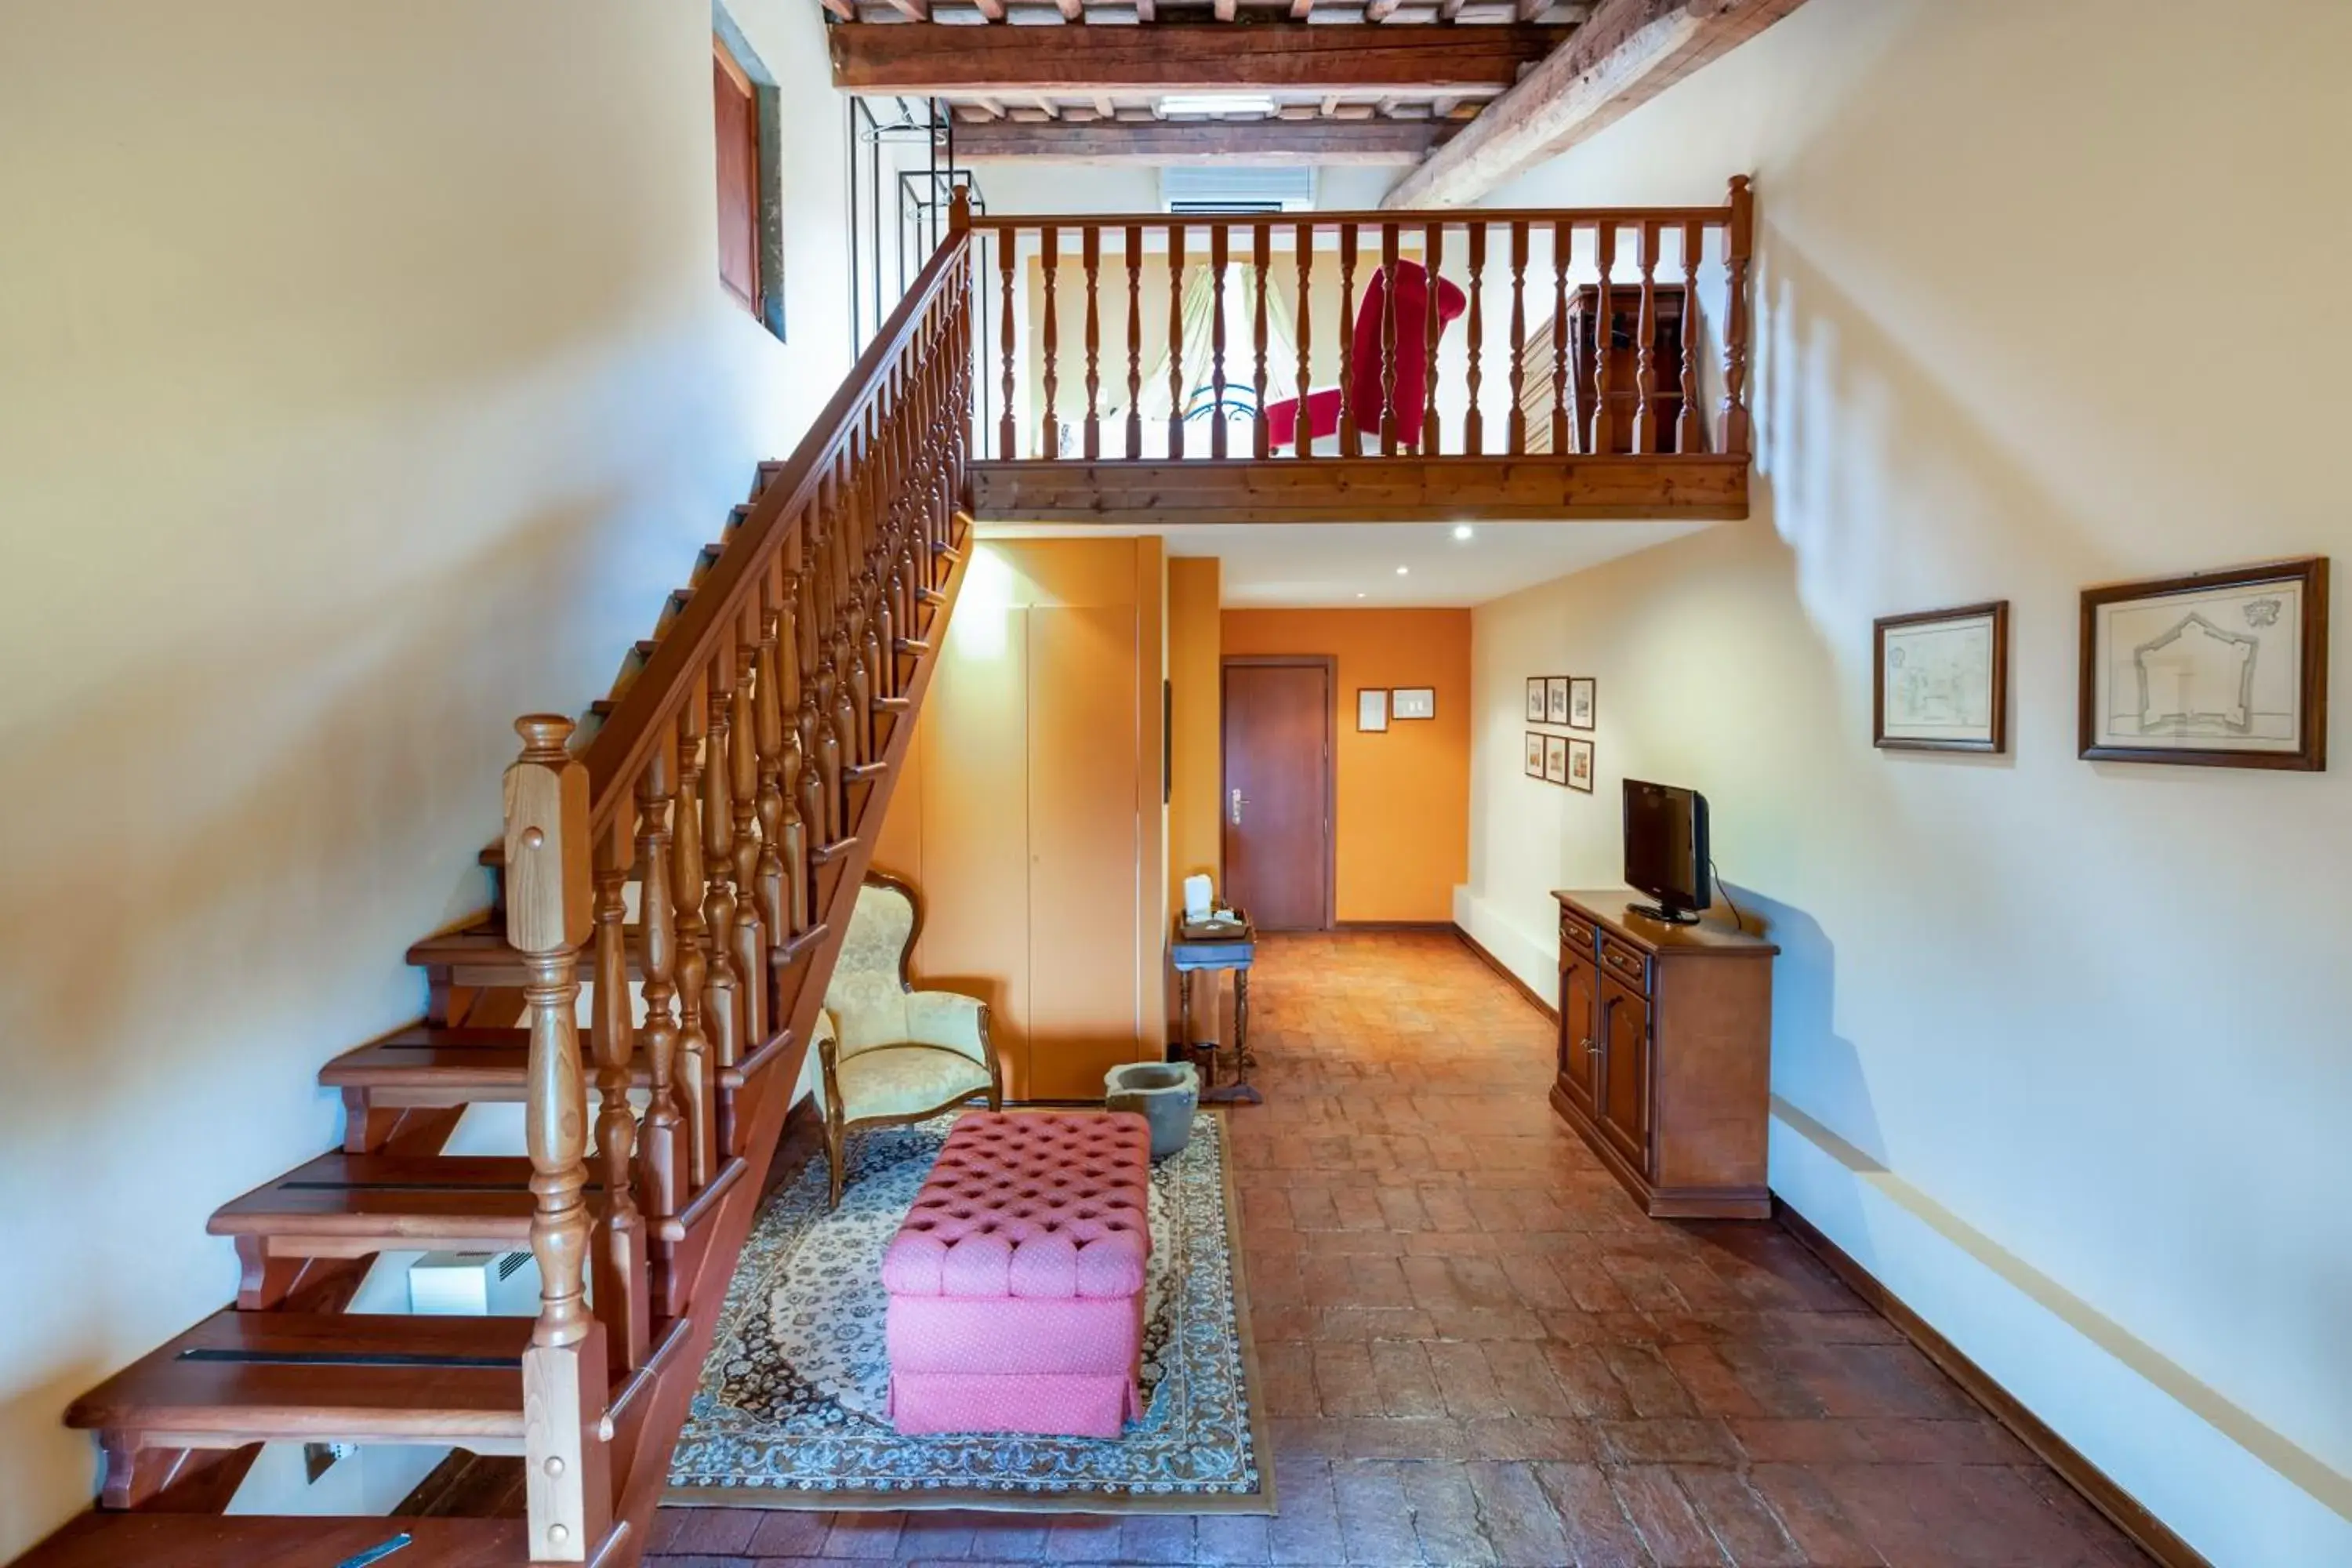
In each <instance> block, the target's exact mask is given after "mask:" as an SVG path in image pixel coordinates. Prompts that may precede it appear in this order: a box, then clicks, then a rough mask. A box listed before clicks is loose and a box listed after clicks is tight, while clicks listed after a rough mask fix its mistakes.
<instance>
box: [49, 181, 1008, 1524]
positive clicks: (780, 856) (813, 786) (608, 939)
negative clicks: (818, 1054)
mask: <svg viewBox="0 0 2352 1568" xmlns="http://www.w3.org/2000/svg"><path fill="white" fill-rule="evenodd" d="M969 239H970V235H969V227H968V224H967V222H966V220H965V216H964V215H963V214H962V212H961V208H959V211H958V216H957V221H956V223H955V225H954V226H953V229H952V231H951V233H950V237H949V240H948V242H947V243H946V244H945V245H944V246H943V247H941V249H940V253H939V255H938V256H937V257H935V258H933V260H932V261H931V263H930V264H929V266H928V267H927V268H925V270H924V272H923V273H922V275H921V276H920V277H919V278H918V279H917V280H916V282H915V284H914V286H913V287H912V288H911V289H909V290H908V294H907V297H906V299H905V300H904V301H903V302H902V303H901V304H900V306H899V307H898V311H897V312H896V314H895V315H894V316H893V317H892V318H891V320H890V321H889V322H888V323H887V324H886V326H885V327H884V329H883V331H881V333H880V334H879V335H878V336H877V339H876V340H875V342H874V343H873V344H872V345H871V347H869V348H868V349H867V351H866V353H865V354H864V355H863V356H862V357H861V359H860V361H859V363H858V364H857V366H856V370H855V371H854V372H853V373H852V374H851V376H850V378H849V380H848V381H847V382H846V383H845V384H844V385H843V387H842V389H841V391H840V393H839V394H838V395H836V396H835V399H834V401H833V403H832V404H831V405H829V406H828V408H827V409H826V410H825V412H824V414H823V415H822V416H820V417H819V418H818V420H817V422H816V424H815V426H814V427H813V429H812V430H811V432H810V434H809V436H808V437H807V438H806V439H805V440H804V441H803V443H802V445H801V447H800V448H799V450H798V451H797V452H796V453H795V455H794V456H793V458H792V459H791V460H790V461H789V462H785V463H781V464H770V465H766V466H763V468H761V475H760V484H759V488H758V489H757V491H756V493H755V494H754V496H753V498H752V500H751V502H750V503H749V504H747V505H745V506H743V507H740V508H738V509H737V510H735V512H734V514H733V516H732V518H731V519H730V523H729V526H728V529H727V531H726V535H725V537H724V538H723V539H722V540H721V541H719V542H717V543H714V544H711V545H709V546H708V547H706V548H705V549H704V550H703V551H702V552H700V555H699V557H698V560H697V563H696V566H695V570H694V572H693V574H692V579H691V581H690V582H689V584H688V586H686V587H684V588H681V589H679V590H678V591H677V593H676V594H674V595H671V596H670V598H669V600H668V601H667V604H666V605H665V607H664V610H663V613H662V616H661V619H660V624H659V627H658V629H657V632H656V636H655V637H651V638H649V639H647V640H646V641H643V642H640V643H638V644H636V645H635V647H634V648H633V649H631V651H630V653H629V655H628V657H627V658H626V660H625V665H624V668H623V670H622V672H621V675H620V677H619V679H617V680H616V681H615V682H614V687H613V690H612V693H611V695H610V696H609V697H608V698H607V699H604V700H601V701H599V702H597V703H595V704H593V705H592V709H591V722H592V724H593V731H591V732H590V733H589V734H587V735H585V736H583V735H581V734H578V733H575V731H574V727H573V724H572V721H570V720H567V719H563V718H561V717H555V716H551V715H536V716H531V717H527V718H524V719H521V720H519V721H517V726H516V727H517V729H518V731H520V733H521V735H522V737H523V740H524V746H523V749H522V752H521V755H520V758H519V760H518V761H517V762H516V763H515V764H514V765H513V766H512V767H511V768H509V771H508V773H507V780H506V822H505V826H504V832H503V834H502V836H501V838H500V841H499V844H498V845H497V846H496V847H493V849H492V850H490V851H488V852H486V853H485V855H484V857H483V859H484V863H485V865H486V867H487V868H488V873H489V877H490V880H491V897H490V904H489V909H488V912H487V913H486V914H485V915H484V916H483V917H482V918H481V919H480V920H478V921H474V922H471V923H469V924H467V925H465V926H463V927H461V928H459V929H457V930H454V931H445V932H440V933H437V934H435V935H431V936H428V937H426V938H425V939H424V940H422V941H420V942H417V943H416V944H415V946H413V947H412V948H411V949H410V950H409V952H408V955H407V958H408V962H409V963H411V964H413V965H415V966H416V967H418V968H419V969H421V970H423V971H424V972H425V976H426V979H427V982H428V995H429V1004H428V1006H427V1009H426V1016H425V1018H424V1019H423V1020H422V1021H421V1022H420V1023H418V1024H417V1025H415V1026H411V1027H408V1028H404V1029H401V1030H397V1031H395V1032H394V1033H393V1034H390V1035H387V1036H386V1037H383V1038H382V1039H379V1040H376V1041H373V1042H371V1043H369V1044H366V1045H363V1046H361V1047H358V1048H357V1049H353V1050H350V1051H347V1052H345V1053H344V1054H342V1055H341V1056H338V1057H336V1058H333V1059H332V1060H331V1061H330V1062H328V1063H327V1064H326V1066H325V1067H324V1068H321V1069H320V1075H319V1081H320V1083H321V1084H322V1085H324V1086H326V1087H328V1088H331V1089H337V1090H339V1091H341V1094H342V1096H343V1101H344V1106H345V1110H346V1127H345V1133H344V1140H343V1146H342V1148H341V1150H340V1151H336V1152H327V1153H322V1154H320V1156H319V1157H317V1158H316V1159H313V1160H310V1161H308V1162H306V1163H302V1164H300V1165H299V1166H297V1167H295V1168H294V1169H293V1170H291V1171H289V1172H287V1173H285V1174H283V1175H281V1176H279V1177H278V1178H277V1179H276V1180H274V1181H272V1182H269V1183H268V1184H264V1185H263V1186H261V1187H258V1188H257V1189H255V1190H254V1191H253V1192H250V1193H247V1194H245V1195H244V1196H242V1197H239V1198H236V1200H234V1201H232V1202H230V1203H228V1204H226V1205H223V1206H222V1207H221V1208H220V1209H219V1210H218V1211H217V1212H216V1213H215V1215H214V1216H213V1218H212V1221H211V1224H210V1226H209V1228H210V1230H211V1231H212V1233H213V1234H215V1235H217V1236H225V1237H231V1238H233V1240H234V1242H235V1245H236V1248H237V1251H238V1255H239V1258H240V1259H241V1261H242V1263H243V1268H244V1272H243V1279H242V1280H241V1283H240V1288H239V1291H238V1297H237V1300H236V1304H235V1305H234V1306H232V1307H229V1308H226V1309H224V1310H221V1311H218V1312H215V1314H213V1315H212V1316H211V1317H208V1318H206V1319H205V1321H202V1322H200V1323H197V1324H196V1325H194V1327H192V1328H191V1329H189V1330H188V1331H186V1332H185V1333H184V1334H182V1335H180V1336H179V1337H178V1338H176V1339H174V1340H173V1341H172V1342H170V1343H168V1344H165V1345H163V1346H161V1347H159V1348H158V1349H156V1350H155V1351H154V1352H152V1353H151V1354H149V1355H147V1356H146V1357H144V1358H142V1360H140V1361H138V1362H136V1363H132V1364H131V1366H128V1367H126V1368H124V1369H123V1370H122V1371H121V1372H120V1373H116V1374H115V1375H114V1376H112V1377H110V1378H109V1379H108V1380H107V1381H106V1382H105V1383H103V1384H100V1386H99V1387H97V1388H95V1389H92V1390H91V1391H90V1392H89V1393H88V1394H85V1395H83V1396H82V1398H81V1399H79V1401H77V1402H76V1403H75V1404H74V1405H73V1406H72V1408H71V1409H70V1411H69V1412H68V1416H67V1421H68V1425H70V1426H75V1427H79V1428H84V1429H88V1430H89V1431H92V1432H94V1433H96V1434H97V1435H98V1436H99V1439H100V1444H101V1447H102V1448H103V1451H104V1455H105V1481H104V1487H103V1493H102V1496H101V1499H100V1507H99V1508H98V1509H97V1510H93V1511H92V1512H91V1513H89V1514H87V1515H85V1516H83V1517H82V1518H80V1519H79V1520H77V1521H74V1522H73V1523H72V1524H70V1525H69V1526H68V1527H67V1528H66V1529H65V1530H63V1531H59V1532H58V1534H56V1535H54V1536H52V1537H51V1538H50V1539H49V1540H48V1541H47V1542H44V1543H42V1544H41V1545H39V1546H37V1547H36V1548H35V1549H34V1550H33V1551H32V1552H30V1553H28V1554H27V1555H26V1557H24V1558H22V1559H20V1560H19V1561H20V1563H23V1564H26V1565H29V1568H80V1565H85V1564H93V1565H94V1564H100V1563H103V1564H107V1565H109V1568H116V1565H121V1564H136V1563H158V1564H164V1563H168V1564H173V1565H174V1568H198V1565H205V1564H215V1563H216V1564H223V1565H227V1564H236V1565H238V1568H265V1565H275V1564H286V1565H289V1568H291V1565H295V1564H300V1565H302V1568H336V1565H338V1564H346V1563H350V1564H356V1563H363V1562H367V1561H372V1560H373V1558H372V1554H373V1553H376V1552H383V1549H384V1548H386V1547H395V1548H396V1550H393V1551H390V1552H384V1560H385V1561H386V1562H387V1564H388V1568H461V1565H462V1568H473V1565H477V1564H490V1563H498V1564H513V1563H524V1562H530V1563H611V1564H625V1563H634V1562H635V1561H636V1560H637V1558H638V1557H639V1555H640V1554H641V1553H642V1552H643V1551H644V1550H645V1545H646V1537H647V1531H648V1526H649V1523H650V1520H651V1517H652V1513H653V1510H654V1508H655V1506H656V1503H657V1502H658V1500H659V1498H660V1495H661V1491H662V1489H663V1486H664V1483H665V1480H666V1478H667V1467H668V1462H669V1454H670V1449H671V1447H672V1446H673V1445H674V1443H675V1441H676V1439H677V1431H678V1427H679V1425H680V1423H681V1422H682V1421H683V1419H684V1415H685V1413H686V1408H687V1405H688V1400H689V1399H690V1397H691V1395H692V1393H693V1389H694V1385H695V1383H696V1381H697V1379H698V1375H699V1373H700V1369H701V1363H702V1360H703V1358H704V1356H705V1355H706V1354H707V1353H708V1351H709V1342H710V1336H711V1333H712V1331H713V1328H714V1322H715V1316H716V1309H717V1307H718V1304H719V1300H720V1299H721V1296H722V1295H723V1292H724V1290H725V1288H726V1285H727V1281H728V1279H729V1277H730V1273H731V1272H732V1268H733V1265H734V1261H735V1258H736V1255H737V1253H738V1251H739V1250H740V1247H741V1245H742V1241H743V1238H744V1237H745V1235H746V1234H747V1232H748V1230H749V1228H750V1226H751V1219H752V1211H753V1208H754V1206H755V1205H756V1202H757V1199H758V1195H759V1194H760V1192H761V1187H762V1184H763V1177H764V1175H765V1173H766V1168H767V1164H768V1162H769V1159H770V1156H771V1155H772V1152H773V1150H774V1148H775V1146H776V1143H777V1141H778V1138H779V1135H780V1133H781V1131H782V1123H783V1119H784V1115H785V1112H786V1110H788V1109H789V1107H788V1100H789V1099H790V1096H791V1091H792V1089H793V1085H794V1083H795V1082H796V1080H797V1078H798V1075H799V1071H800V1068H801V1063H802V1058H803V1055H804V1052H805V1047H806V1043H807V1040H808V1038H809V1035H810V1031H811V1027H812V1026H813V1024H814V1016H815V1012H816V1009H817V1006H818V1004H819V1000H820V999H821V997H822V996H823V994H824V984H825V981H826V979H827V978H828V976H829V975H830V973H831V970H832V966H833V963H834V960H835V956H836V953H837V950H838V947H839V933H841V932H843V931H845V930H846V929H847V915H848V911H849V907H850V903H851V901H852V900H855V898H856V890H857V887H858V883H859V882H860V880H861V879H862V878H863V876H864V874H865V871H866V864H867V861H868V859H869V858H870V856H871V852H872V848H873V845H874V842H875V839H876V837H877V835H878V833H879V831H880V827H881V823H882V819H883V816H884V813H885V811H886V810H887V805H888V801H889V797H890V793H891V785H892V782H893V780H894V779H895V778H896V776H897V773H898V767H899V764H900V763H901V762H902V760H903V758H904V755H905V752H906V749H907V746H908V742H909V741H910V739H911V737H912V732H913V725H914V721H915V718H916V716H917V714H918V713H919V710H920V708H921V704H922V700H923V696H924V693H925V691H926V690H927V689H928V687H929V680H930V678H931V673H932V669H933V667H934V664H935V661H936V655H935V651H934V650H935V649H936V647H937V646H938V640H939V633H940V631H941V630H942V629H944V626H945V623H946V620H947V618H948V616H949V615H950V613H951V611H952V608H953V605H954V603H955V598H956V595H957V592H958V590H959V588H960V586H961V582H962V577H963V566H964V563H965V560H966V557H967V544H968V539H969V530H970V519H969V516H968V511H967V509H968V506H969V490H968V480H967V472H966V468H967V457H968V445H969V436H968V433H969V430H970V427H971V418H970V412H969V411H970V400H971V364H972V363H973V339H972V328H971V268H970V266H969V260H968V256H967V250H968V246H969ZM583 986H584V987H585V990H586V993H587V994H588V996H589V1000H590V1011H591V1016H592V1019H593V1022H592V1023H591V1025H590V1026H587V1027H585V1028H583V1027H581V1026H579V1025H578V1023H577V1008H578V998H579V996H580V995H581V994H582V990H583ZM592 1089H593V1094H592ZM633 1096H635V1100H636V1101H643V1102H645V1109H644V1110H637V1109H635V1102H634V1101H633V1099H632V1097H633ZM499 1102H505V1103H513V1102H520V1103H521V1104H523V1105H524V1106H525V1108H526V1114H527V1121H528V1136H527V1144H528V1151H529V1152H528V1154H527V1156H511V1157H488V1156H481V1155H461V1154H452V1153H448V1152H445V1150H446V1146H447V1143H448V1141H449V1138H450V1136H451V1134H452V1132H453V1131H454V1130H455V1128H456V1127H457V1121H458V1119H459V1118H460V1116H462V1114H463V1113H464V1111H465V1110H466V1108H467V1107H469V1106H473V1105H478V1104H486V1103H499ZM592 1106H593V1116H594V1119H595V1120H594V1122H593V1145H594V1147H593V1152H591V1122H590V1117H591V1115H592ZM525 1247H528V1248H529V1249H530V1252H531V1253H532V1254H533V1256H534V1258H535V1259H536V1261H537V1263H538V1266H539V1271H540V1277H541V1302H540V1310H539V1312H538V1314H537V1315H536V1316H535V1317H441V1316H407V1315H381V1314H368V1313H354V1312H351V1311H347V1310H344V1309H345V1307H346V1306H347V1304H348V1303H349V1302H350V1301H351V1300H352V1297H353V1295H354V1293H355V1292H356V1291H357V1289H358V1288H359V1286H360V1284H361V1281H362V1277H363V1275H364V1272H365V1270H366V1269H367V1268H368V1267H369V1266H370V1264H371V1263H372V1262H373V1260H374V1259H375V1258H378V1257H379V1256H380V1255H382V1254H384V1253H387V1252H400V1251H409V1250H433V1249H450V1250H462V1251H471V1252H501V1251H513V1250H520V1249H522V1248H525ZM273 1442H305V1443H323V1442H338V1443H355V1444H370V1443H399V1444H423V1445H434V1446H446V1447H451V1448H455V1449H462V1450H467V1451H469V1452H471V1453H474V1454H478V1455H493V1456H516V1457H519V1458H521V1459H522V1461H523V1463H524V1467H525V1475H526V1489H527V1494H528V1505H527V1517H525V1518H521V1519H516V1518H499V1519H439V1518H436V1519H397V1518H371V1519H334V1518H258V1517H249V1516H237V1517H227V1516H224V1515H223V1514H222V1513H221V1510H222V1509H223V1508H224V1507H226V1505H227V1503H228V1501H229V1500H230V1498H231V1497H232V1495H233V1494H234V1493H235V1491H236V1487H237V1484H238V1483H239V1481H240V1480H241V1479H243V1478H244V1476H245V1475H246V1474H247V1471H248V1470H249V1468H251V1466H252V1465H253V1463H254V1461H255V1459H256V1458H257V1456H258V1454H259V1453H260V1446H261V1445H263V1444H267V1443H273Z"/></svg>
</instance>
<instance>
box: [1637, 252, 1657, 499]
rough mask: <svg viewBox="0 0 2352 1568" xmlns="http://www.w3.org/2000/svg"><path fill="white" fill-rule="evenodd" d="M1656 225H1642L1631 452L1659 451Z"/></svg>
mask: <svg viewBox="0 0 2352 1568" xmlns="http://www.w3.org/2000/svg"><path fill="white" fill-rule="evenodd" d="M1657 272H1658V226H1657V225H1656V224H1654V223H1645V224H1643V226H1642V314H1641V318H1640V320H1639V321H1638V322H1637V323H1636V324H1635V326H1634V329H1633V394H1634V399H1635V401H1634V404H1633V450H1634V451H1636V452H1654V451H1656V450H1657V449H1658V432H1657V426H1656V418H1657V416H1656V414H1655V412H1654V410H1653V409H1652V408H1651V406H1650V378H1651V377H1652V376H1653V375H1654V374H1656V367H1655V366H1654V364H1653V363H1651V361H1652V359H1653V357H1654V355H1653V353H1652V345H1653V342H1654V340H1655V339H1656V337H1657V335H1658V279H1657Z"/></svg>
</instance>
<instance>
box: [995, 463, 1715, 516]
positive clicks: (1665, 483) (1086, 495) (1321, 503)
mask: <svg viewBox="0 0 2352 1568" xmlns="http://www.w3.org/2000/svg"><path fill="white" fill-rule="evenodd" d="M971 491H972V512H973V515H974V516H975V517H977V518H979V519H980V520H981V521H989V522H1136V521H1150V522H1156V523H1168V524H1192V523H1226V522H1235V523H1246V522H1431V521H1447V522H1453V521H1599V520H1609V521H1656V520H1675V521H1739V520H1742V519H1745V518H1746V517H1747V516H1748V458H1745V457H1734V456H1717V455H1714V454H1693V455H1691V456H1688V457H1680V456H1674V455H1664V456H1643V457H1607V458H1600V457H1594V458H1580V457H1563V458H1554V457H1549V456H1536V457H1462V456H1449V457H1433V458H1412V457H1395V458H1382V457H1364V458H1186V459H1180V460H1175V461H1165V462H1158V461H1147V462H1129V461H1127V460H1124V459H1096V460H1091V461H1090V460H1087V459H1086V458H1063V459H1059V460H1050V459H1040V458H1024V459H1021V460H1017V461H1010V462H976V463H973V464H972V465H971Z"/></svg>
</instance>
